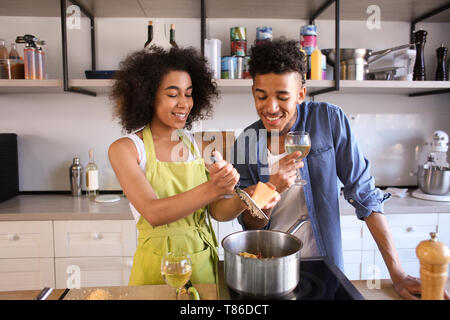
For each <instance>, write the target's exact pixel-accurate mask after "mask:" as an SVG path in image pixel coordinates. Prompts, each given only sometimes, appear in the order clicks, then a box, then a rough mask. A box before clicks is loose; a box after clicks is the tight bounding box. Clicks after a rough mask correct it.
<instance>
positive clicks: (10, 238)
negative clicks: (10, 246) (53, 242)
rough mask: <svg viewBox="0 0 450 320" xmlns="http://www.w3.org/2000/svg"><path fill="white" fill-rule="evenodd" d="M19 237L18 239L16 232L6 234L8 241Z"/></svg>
mask: <svg viewBox="0 0 450 320" xmlns="http://www.w3.org/2000/svg"><path fill="white" fill-rule="evenodd" d="M19 239H20V237H19V235H18V234H17V233H14V234H10V235H8V240H9V241H17V240H19Z"/></svg>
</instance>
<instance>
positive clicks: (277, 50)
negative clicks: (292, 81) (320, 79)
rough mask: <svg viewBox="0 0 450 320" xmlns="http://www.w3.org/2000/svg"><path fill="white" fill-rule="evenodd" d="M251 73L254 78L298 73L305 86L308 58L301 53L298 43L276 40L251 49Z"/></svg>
mask: <svg viewBox="0 0 450 320" xmlns="http://www.w3.org/2000/svg"><path fill="white" fill-rule="evenodd" d="M249 71H250V74H251V76H252V77H253V78H255V75H257V74H267V73H272V72H273V73H276V74H282V73H286V72H298V73H299V74H300V75H301V77H302V82H303V84H304V83H305V78H306V56H305V54H304V52H303V51H300V47H299V43H298V41H295V40H287V39H284V38H279V39H275V40H273V41H269V42H266V43H264V44H259V45H254V46H252V47H251V49H250V61H249Z"/></svg>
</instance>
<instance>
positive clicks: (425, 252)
mask: <svg viewBox="0 0 450 320" xmlns="http://www.w3.org/2000/svg"><path fill="white" fill-rule="evenodd" d="M430 236H431V239H429V240H424V241H421V242H420V243H419V245H418V246H417V248H416V255H417V257H418V258H419V260H420V262H424V263H427V264H432V265H443V264H448V263H449V262H450V250H449V248H448V247H447V246H446V245H445V244H444V243H442V242H439V241H438V240H437V236H438V234H437V233H436V232H430Z"/></svg>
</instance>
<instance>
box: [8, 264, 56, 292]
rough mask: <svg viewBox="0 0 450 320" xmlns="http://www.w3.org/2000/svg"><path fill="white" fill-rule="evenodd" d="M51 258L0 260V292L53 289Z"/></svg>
mask: <svg viewBox="0 0 450 320" xmlns="http://www.w3.org/2000/svg"><path fill="white" fill-rule="evenodd" d="M53 260H54V259H53V258H27V259H0V291H14V290H41V289H43V288H44V287H51V288H54V287H55V272H54V265H53V264H54V261H53Z"/></svg>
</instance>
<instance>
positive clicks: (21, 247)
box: [0, 221, 53, 258]
mask: <svg viewBox="0 0 450 320" xmlns="http://www.w3.org/2000/svg"><path fill="white" fill-rule="evenodd" d="M50 257H53V224H52V222H51V221H5V222H0V258H50Z"/></svg>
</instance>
